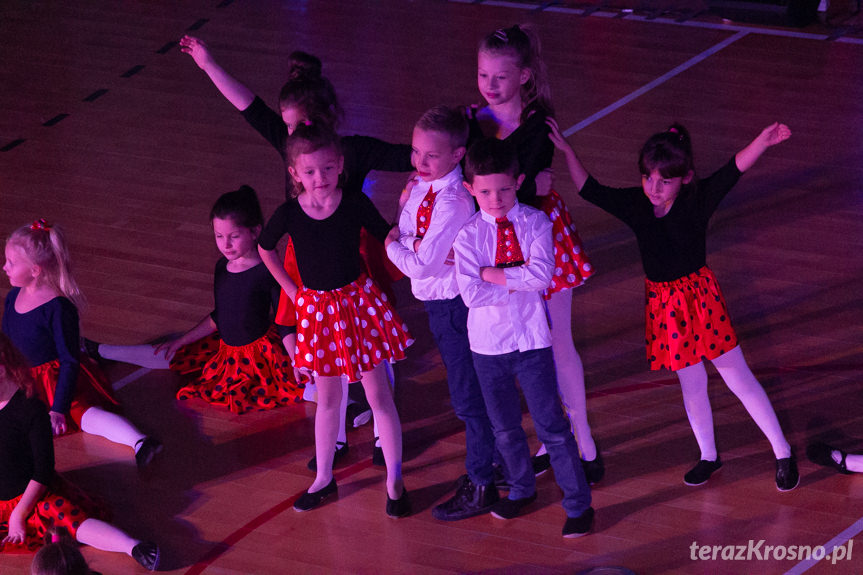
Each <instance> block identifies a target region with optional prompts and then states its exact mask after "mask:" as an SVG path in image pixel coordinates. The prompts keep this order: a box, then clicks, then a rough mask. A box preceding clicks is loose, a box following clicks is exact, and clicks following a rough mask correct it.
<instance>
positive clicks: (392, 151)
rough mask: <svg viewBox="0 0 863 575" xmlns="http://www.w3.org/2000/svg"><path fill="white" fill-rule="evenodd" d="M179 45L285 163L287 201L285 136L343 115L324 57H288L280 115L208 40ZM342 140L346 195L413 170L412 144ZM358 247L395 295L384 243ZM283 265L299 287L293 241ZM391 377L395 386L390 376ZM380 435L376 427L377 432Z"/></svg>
mask: <svg viewBox="0 0 863 575" xmlns="http://www.w3.org/2000/svg"><path fill="white" fill-rule="evenodd" d="M180 47H181V50H182V51H183V52H185V53H186V54H189V55H190V56H191V57H192V58H193V59H194V61H195V63H196V64H197V65H198V67H200V68H201V69H202V70H203V71H204V72H206V74H207V76H208V77H209V78H210V80H211V81H212V82H213V85H214V86H215V87H216V88H217V89H218V90H219V92H220V93H221V94H222V95H223V96H224V97H225V98H226V99H227V100H228V101H229V102H231V104H233V106H234V107H235V108H236V109H237V110H239V111H240V113H241V114H242V115H243V118H244V119H245V120H246V121H247V122H248V123H249V125H250V126H251V127H252V128H254V129H255V130H256V131H257V132H258V133H259V134H261V135H262V136H263V137H264V139H266V140H267V141H268V142H269V143H270V144H271V145H272V146H273V147H274V148H275V149H276V150H277V151H278V152H279V155H281V157H282V161H283V163H284V166H285V199H289V198H290V191H291V190H292V188H293V185H292V182H293V179H292V178H291V177H290V174H289V173H288V161H287V137H288V136H289V135H290V134H292V133H293V131H294V129H296V127H297V126H298V125H300V124H304V123H309V122H311V121H314V122H315V123H324V124H327V125H329V126H331V127H332V129H333V130H336V129H338V124H339V120H340V119H341V116H342V109H341V106H340V105H339V102H338V99H337V97H336V92H335V89H334V88H333V85H332V83H331V82H330V81H329V79H327V78H326V77H325V76H323V75H322V65H321V61H320V60H319V59H318V58H316V57H315V56H313V55H311V54H307V53H305V52H300V51H296V52H292V53H291V55H290V56H288V80H287V82H285V85H284V86H282V90H281V92H280V94H279V113H277V112H276V111H274V110H272V109H271V108H269V107H268V106H267V105H266V104H265V103H264V101H263V100H262V99H261V98H259V97H258V96H256V95H255V94H254V93H253V92H252V91H251V90H249V89H248V88H247V87H246V86H245V85H244V84H242V83H241V82H239V81H238V80H237V79H236V78H234V77H233V76H231V75H230V74H228V73H227V72H226V71H225V70H224V68H222V67H221V66H220V65H219V64H218V63H217V62H216V61H215V60H214V59H213V57H212V54H211V53H210V50H209V48H208V47H207V45H206V44H205V43H204V42H202V41H201V40H199V39H198V38H195V37H193V36H184V37H183V38H182V39H181V40H180ZM340 143H341V148H342V154H343V155H344V161H345V165H344V184H343V185H342V191H343V192H345V193H347V194H354V193H362V189H363V184H364V182H365V179H366V176H368V174H369V172H371V171H372V170H379V171H384V172H409V171H411V149H410V146H406V145H401V144H390V143H388V142H384V141H381V140H378V139H377V138H371V137H368V136H357V135H353V136H346V137H344V138H341V142H340ZM360 250H361V253H362V255H363V265H364V267H365V271H366V273H367V274H368V275H369V277H371V278H373V279H374V280H375V281H376V282H378V284H379V285H380V286H381V287H382V288H383V289H384V291H385V292H386V293H387V295H388V296H389V297H390V298H392V297H393V291H392V287H391V284H392V283H393V281H395V280H397V279H399V278H400V277H401V275H400V274H399V273H398V270H397V269H395V268H393V266H392V264H391V263H390V262H389V260H388V259H387V258H386V256H385V255H384V254H383V246H382V245H381V244H380V243H379V242H377V240H376V239H374V238H372V237H369V236H368V234H366V232H365V230H364V231H363V232H362V236H361V243H360ZM285 269H286V270H287V272H288V274H289V275H290V276H291V279H292V280H293V282H294V283H295V284H296V285H300V277H299V273H298V272H297V265H296V261H295V258H294V249H293V245H292V243H291V242H290V240H289V242H288V246H287V247H286V248H285ZM294 314H295V312H294V309H293V307H292V306H291V303H290V299H289V298H288V297H286V296H285V294H282V298H281V301H280V305H279V311H278V314H277V316H276V321H277V322H279V323H285V324H287V323H289V321H292V318H293V317H294ZM289 345H291V344H290V343H289V342H285V347H288V346H289ZM389 375H390V376H391V374H389ZM390 379H391V381H390V384H391V385H392V383H393V382H392V377H390ZM314 390H315V386H314V385H307V386H306V392H305V395H304V397H305V398H306V399H307V400H310V401H313V400H314V393H315V392H314ZM348 404H349V402H348V398H347V389H345V390H344V398H343V400H342V416H341V420H342V421H341V426H340V427H339V434H338V437H337V440H336V443H335V444H334V448H335V454H336V455H335V457H336V460H337V461H338V460H341V459H343V458H344V456H345V455H347V453H348V443H347V435H346V434H345V430H344V428H345V419H346V413H347V412H348ZM351 405H361V406H362V407H358V408H354V409H353V410H352V411H353V413H352V414H351V416H352V417H351V419H352V420H353V421H354V426H355V427H357V426H358V425H360V423H359V422H360V421H363V420H365V421H367V415H366V412H365V411H364V410H363V408H366V409H367V407H366V405H365V402H364V401H360V403H359V404H353V403H351ZM364 418H366V419H364ZM377 435H378V433H377V430H375V436H376V437H377ZM376 445H377V442H376ZM381 459H382V454H381V453H380V450H379V448H377V447H376V449H375V460H376V461H378V462H379V461H380V460H381ZM316 465H317V463H316V460H315V459H314V458H312V460H311V461H309V468H310V469H312V470H313V471H314V469H315V467H316Z"/></svg>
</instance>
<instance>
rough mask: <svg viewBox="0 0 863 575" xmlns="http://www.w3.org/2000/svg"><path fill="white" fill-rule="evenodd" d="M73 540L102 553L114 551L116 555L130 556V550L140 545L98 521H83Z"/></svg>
mask: <svg viewBox="0 0 863 575" xmlns="http://www.w3.org/2000/svg"><path fill="white" fill-rule="evenodd" d="M75 539H77V540H78V542H79V543H83V544H84V545H89V546H90V547H95V548H96V549H101V550H102V551H114V552H116V553H125V554H127V555H131V554H132V548H133V547H134V546H135V545H137V544H138V543H140V541H138V540H137V539H133V538H132V537H129V536H128V535H126V534H125V533H124V532H123V531H121V530H120V529H119V528H118V527H114V526H113V525H111V524H110V523H105V522H104V521H100V520H99V519H93V518H89V519H85V520H84V522H83V523H81V525H80V526H79V527H78V532H77V534H76V536H75Z"/></svg>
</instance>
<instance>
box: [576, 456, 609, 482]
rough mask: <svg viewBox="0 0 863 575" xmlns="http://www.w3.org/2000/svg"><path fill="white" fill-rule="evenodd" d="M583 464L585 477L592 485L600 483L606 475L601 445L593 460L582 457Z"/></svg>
mask: <svg viewBox="0 0 863 575" xmlns="http://www.w3.org/2000/svg"><path fill="white" fill-rule="evenodd" d="M581 466H582V467H583V468H584V477H585V479H587V482H588V483H589V484H590V485H594V484H596V483H599V482H600V481H602V478H603V477H605V463H604V462H603V461H602V453H600V451H599V447H597V448H596V457H594V458H593V459H592V460H591V461H585V460H584V459H582V460H581Z"/></svg>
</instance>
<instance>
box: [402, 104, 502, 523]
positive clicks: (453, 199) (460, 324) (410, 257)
mask: <svg viewBox="0 0 863 575" xmlns="http://www.w3.org/2000/svg"><path fill="white" fill-rule="evenodd" d="M467 135H468V124H467V120H466V119H465V117H464V114H463V113H462V112H461V111H460V110H458V109H455V108H448V107H446V106H436V107H434V108H432V109H431V110H429V111H427V112H426V113H425V114H423V116H422V117H421V118H420V119H419V121H418V122H417V123H416V126H415V127H414V131H413V140H412V148H413V150H412V155H411V161H412V163H413V165H414V167H415V168H416V170H417V173H418V175H419V178H418V180H417V182H416V184H415V185H414V186H413V188H412V190H411V191H410V196H409V198H408V199H407V202H406V203H405V205H404V209H403V210H402V212H401V215H400V216H399V222H398V229H394V230H393V232H392V233H391V234H390V237H388V238H387V240H386V249H387V255H388V256H389V258H390V260H391V261H392V262H393V263H394V264H395V265H396V267H398V268H399V269H400V270H401V271H402V272H403V273H404V274H405V275H406V276H408V277H410V278H411V290H412V291H413V294H414V296H415V297H416V298H417V299H418V300H420V301H422V302H423V304H424V306H425V308H426V311H427V312H428V316H429V327H430V329H431V332H432V335H433V336H434V338H435V341H436V342H437V345H438V350H439V351H440V354H441V358H442V359H443V363H444V366H445V367H446V371H447V383H448V385H449V390H450V398H451V401H452V405H453V409H454V410H455V414H456V416H457V417H458V418H459V419H461V420H462V421H463V422H464V423H465V443H466V450H467V454H466V457H465V468H466V470H467V475H466V477H463V478H462V479H461V480H460V482H459V488H458V490H457V492H456V494H455V495H454V496H453V497H451V498H450V499H449V500H447V501H446V502H444V503H442V504H441V505H438V506H437V507H435V508H434V509H433V510H432V515H433V516H434V517H435V518H437V519H441V520H443V521H455V520H459V519H465V518H467V517H473V516H474V515H479V514H482V513H487V512H488V511H490V510H491V508H492V506H493V505H494V504H495V503H497V501H498V499H499V495H498V492H497V489H496V488H495V485H494V474H493V467H492V457H493V455H494V435H493V434H492V431H491V423H490V422H489V419H488V415H487V414H486V409H485V402H484V400H483V396H482V391H481V390H480V388H479V382H478V381H477V377H476V373H475V372H474V367H473V358H472V355H471V351H470V345H469V343H468V334H467V313H468V311H467V307H465V305H464V303H463V302H462V299H461V296H459V289H458V284H457V282H456V279H455V267H454V266H453V260H452V245H453V241H454V240H455V236H456V234H457V233H458V231H459V229H460V228H461V226H462V225H463V224H464V223H465V221H467V219H468V218H470V217H471V216H472V215H473V213H474V211H475V210H476V208H475V207H474V201H473V198H471V196H470V194H469V193H468V192H467V191H466V190H465V188H464V186H462V171H461V166H460V165H459V162H460V161H461V159H462V157H463V156H464V153H465V143H466V142H467Z"/></svg>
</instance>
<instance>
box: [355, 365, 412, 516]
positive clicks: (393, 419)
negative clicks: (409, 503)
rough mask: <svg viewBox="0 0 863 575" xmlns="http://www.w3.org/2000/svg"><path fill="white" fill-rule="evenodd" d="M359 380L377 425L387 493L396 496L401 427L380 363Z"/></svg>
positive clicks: (399, 479) (399, 486) (399, 490)
mask: <svg viewBox="0 0 863 575" xmlns="http://www.w3.org/2000/svg"><path fill="white" fill-rule="evenodd" d="M362 383H363V389H364V390H365V392H366V398H367V399H368V401H369V405H370V406H371V408H372V413H373V414H374V418H375V422H376V423H377V425H378V432H379V433H380V439H381V448H382V449H383V452H384V460H385V461H386V464H387V495H389V497H390V499H393V500H395V499H399V498H400V497H401V496H402V485H403V484H402V427H401V421H400V420H399V414H398V411H396V404H395V400H394V399H393V390H392V388H391V387H390V384H389V381H388V379H387V375H386V368H385V367H384V364H383V363H379V364H378V365H377V366H375V368H374V369H372V370H371V371H364V372H363V373H362Z"/></svg>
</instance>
